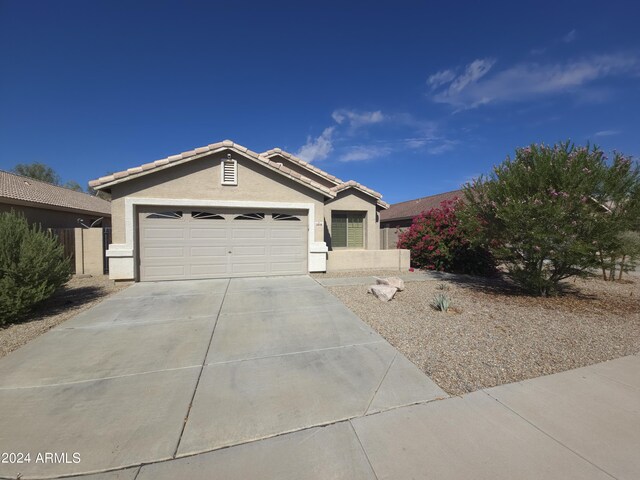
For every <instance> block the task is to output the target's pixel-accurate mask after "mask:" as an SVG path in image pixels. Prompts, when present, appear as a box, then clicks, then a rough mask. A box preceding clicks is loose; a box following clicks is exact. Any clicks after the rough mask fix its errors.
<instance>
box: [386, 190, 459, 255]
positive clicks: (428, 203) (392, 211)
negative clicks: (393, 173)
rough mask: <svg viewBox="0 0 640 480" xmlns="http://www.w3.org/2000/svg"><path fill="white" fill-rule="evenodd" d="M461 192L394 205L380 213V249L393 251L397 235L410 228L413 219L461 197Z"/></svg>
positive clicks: (456, 191)
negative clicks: (443, 203) (445, 202)
mask: <svg viewBox="0 0 640 480" xmlns="http://www.w3.org/2000/svg"><path fill="white" fill-rule="evenodd" d="M463 195H464V194H463V192H462V190H453V191H451V192H445V193H439V194H437V195H431V196H429V197H422V198H417V199H415V200H407V201H406V202H400V203H394V204H393V205H391V206H390V207H389V208H388V209H387V210H385V211H384V212H381V213H380V248H383V249H394V248H396V245H397V243H398V234H399V233H401V232H403V231H405V230H406V229H407V228H409V227H410V226H411V223H412V222H413V219H414V218H415V217H416V216H418V215H420V214H421V213H422V212H426V211H428V210H431V209H432V208H435V207H439V206H440V204H441V203H442V202H444V201H447V200H453V199H455V198H462V197H463Z"/></svg>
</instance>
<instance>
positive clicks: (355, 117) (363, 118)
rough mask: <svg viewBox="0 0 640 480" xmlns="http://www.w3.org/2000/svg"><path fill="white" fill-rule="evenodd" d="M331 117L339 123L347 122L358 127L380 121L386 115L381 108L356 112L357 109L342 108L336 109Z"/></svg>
mask: <svg viewBox="0 0 640 480" xmlns="http://www.w3.org/2000/svg"><path fill="white" fill-rule="evenodd" d="M331 118H333V119H334V120H335V122H336V123H337V124H338V125H342V124H343V123H345V122H346V123H349V124H350V125H351V127H353V128H358V127H362V126H363V125H371V124H374V123H380V122H382V121H383V120H384V119H385V116H384V115H383V114H382V112H381V111H380V110H376V111H375V112H356V111H355V110H347V109H345V108H341V109H339V110H335V111H334V112H333V113H332V114H331Z"/></svg>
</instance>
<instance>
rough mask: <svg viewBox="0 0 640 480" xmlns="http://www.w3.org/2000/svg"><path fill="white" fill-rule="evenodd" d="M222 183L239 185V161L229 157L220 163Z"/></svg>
mask: <svg viewBox="0 0 640 480" xmlns="http://www.w3.org/2000/svg"><path fill="white" fill-rule="evenodd" d="M220 171H221V176H222V178H221V182H222V185H238V162H236V161H235V160H232V159H231V158H227V159H226V160H223V161H222V163H221V164H220Z"/></svg>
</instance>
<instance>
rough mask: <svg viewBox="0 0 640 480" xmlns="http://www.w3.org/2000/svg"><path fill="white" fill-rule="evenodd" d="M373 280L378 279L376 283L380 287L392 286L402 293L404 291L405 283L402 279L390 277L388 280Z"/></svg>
mask: <svg viewBox="0 0 640 480" xmlns="http://www.w3.org/2000/svg"><path fill="white" fill-rule="evenodd" d="M373 278H375V279H376V282H377V283H378V285H390V286H392V287H396V288H397V289H398V291H400V292H401V291H403V290H404V281H403V280H402V279H401V278H398V277H388V278H378V277H373Z"/></svg>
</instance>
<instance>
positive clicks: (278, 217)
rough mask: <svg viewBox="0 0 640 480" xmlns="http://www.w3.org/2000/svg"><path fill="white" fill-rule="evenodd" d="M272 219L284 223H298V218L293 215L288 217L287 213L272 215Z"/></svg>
mask: <svg viewBox="0 0 640 480" xmlns="http://www.w3.org/2000/svg"><path fill="white" fill-rule="evenodd" d="M273 219H274V220H277V221H284V222H299V221H300V217H296V216H295V215H289V214H288V213H274V214H273Z"/></svg>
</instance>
